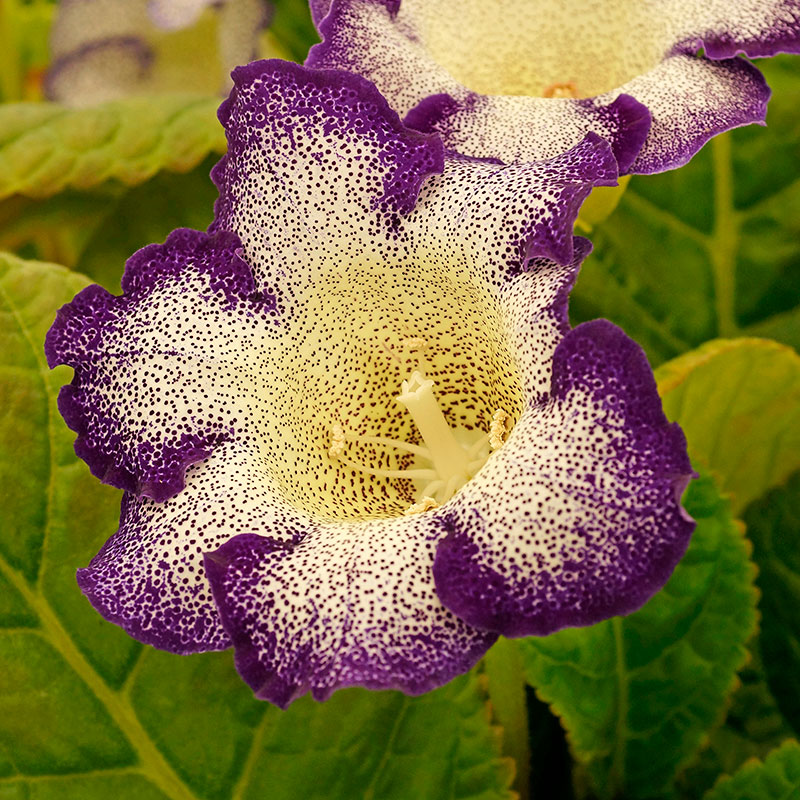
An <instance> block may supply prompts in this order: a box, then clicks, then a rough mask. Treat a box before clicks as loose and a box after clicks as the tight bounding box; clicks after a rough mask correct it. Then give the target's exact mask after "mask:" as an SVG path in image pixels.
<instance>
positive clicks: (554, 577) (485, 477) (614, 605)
mask: <svg viewBox="0 0 800 800" xmlns="http://www.w3.org/2000/svg"><path fill="white" fill-rule="evenodd" d="M523 314H524V312H523V313H521V314H520V316H519V317H517V319H518V321H522V319H524V316H523ZM517 335H523V336H524V333H521V332H520V331H518V332H517ZM691 476H692V469H691V465H690V463H689V459H688V456H687V454H686V442H685V439H684V436H683V432H682V431H681V430H680V428H679V427H678V426H677V425H676V424H674V423H673V424H670V423H668V422H667V420H666V418H665V417H664V414H663V412H662V410H661V401H660V399H659V397H658V393H657V391H656V385H655V381H654V379H653V374H652V371H651V369H650V366H649V365H648V363H647V360H646V358H645V356H644V353H643V352H642V350H641V348H640V347H639V346H638V345H637V344H636V343H635V342H633V341H632V340H631V339H629V338H628V337H627V336H626V335H625V334H624V333H623V332H622V331H621V330H620V329H619V328H617V327H615V326H614V325H612V324H611V323H610V322H607V321H606V320H598V321H595V322H588V323H584V324H583V325H580V326H578V327H577V328H575V329H574V330H572V331H570V332H569V333H567V334H566V335H565V336H564V338H563V339H561V341H560V342H559V343H558V345H557V347H556V348H555V352H554V353H553V355H552V375H551V386H550V391H549V392H548V393H547V394H544V395H542V394H541V393H540V392H533V393H531V394H530V396H529V401H528V403H527V404H526V407H525V410H524V412H523V414H522V416H521V418H520V420H519V422H518V423H517V425H516V427H515V428H514V431H513V432H512V434H511V437H510V439H509V441H508V443H507V444H506V445H505V447H503V448H502V450H500V451H499V452H498V453H497V454H496V455H495V456H494V457H493V459H491V460H490V462H489V463H488V464H487V465H486V466H485V467H484V469H483V471H482V472H481V473H480V474H479V475H478V476H477V477H476V478H475V479H474V480H473V481H471V482H470V483H469V484H467V485H466V486H465V487H464V489H463V490H462V491H461V492H460V493H459V494H458V495H457V496H456V497H455V498H454V499H453V501H452V502H451V503H450V504H449V507H448V509H447V513H446V514H443V515H442V517H441V522H442V525H443V527H444V529H445V531H446V534H447V535H446V537H445V538H444V539H443V540H442V541H441V543H440V545H439V549H438V551H437V554H436V561H435V563H434V576H435V579H436V588H437V591H438V594H439V597H440V598H441V600H442V602H443V603H444V604H445V605H446V606H447V607H448V608H449V609H451V610H452V611H454V612H455V613H456V614H457V615H458V616H459V617H461V618H462V619H465V620H466V621H467V622H470V623H472V624H473V625H475V626H477V627H479V628H485V629H488V630H493V631H497V632H498V633H501V634H503V635H505V636H531V635H536V636H544V635H547V634H549V633H553V632H554V631H557V630H559V629H561V628H564V627H568V626H580V625H591V624H593V623H595V622H599V621H600V620H603V619H607V618H608V617H610V616H614V615H618V614H629V613H631V612H632V611H635V610H636V609H638V608H639V607H640V606H642V605H643V604H644V603H645V602H646V601H647V600H648V599H649V598H650V597H652V595H653V594H654V593H655V592H656V591H658V589H660V588H661V587H662V586H663V585H664V583H665V582H666V580H667V578H668V577H669V576H670V574H671V573H672V570H673V569H674V567H675V565H676V564H677V563H678V561H679V560H680V558H681V556H682V555H683V553H684V552H685V550H686V547H687V546H688V544H689V538H690V536H691V533H692V530H693V529H694V522H693V520H691V519H690V518H689V517H688V516H687V515H686V513H685V512H684V511H683V509H682V508H681V506H680V497H681V494H682V493H683V490H684V489H685V487H686V485H687V484H688V482H689V480H690V479H691ZM488 487H491V489H489V488H488Z"/></svg>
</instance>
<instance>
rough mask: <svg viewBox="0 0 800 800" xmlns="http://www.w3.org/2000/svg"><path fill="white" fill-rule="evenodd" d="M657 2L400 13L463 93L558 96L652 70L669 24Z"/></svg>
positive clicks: (519, 0)
mask: <svg viewBox="0 0 800 800" xmlns="http://www.w3.org/2000/svg"><path fill="white" fill-rule="evenodd" d="M658 5H659V4H657V3H656V4H653V3H641V2H636V0H628V2H624V3H617V4H613V5H612V4H608V3H606V4H603V3H599V2H597V0H568V1H567V2H564V3H542V2H533V0H499V1H498V2H495V3H478V2H464V0H404V2H403V4H402V6H401V12H400V13H401V15H405V16H407V17H409V18H410V19H412V20H413V22H414V24H415V26H416V27H418V28H419V30H420V31H421V39H422V41H423V42H424V45H425V47H426V48H427V50H428V52H429V53H430V55H431V57H432V58H433V60H434V61H436V62H437V63H438V64H439V65H440V66H442V67H443V68H444V69H446V70H447V71H448V72H449V73H450V75H451V76H452V77H453V78H454V79H455V80H456V81H458V83H460V84H461V85H462V86H464V87H466V88H467V89H469V90H470V91H473V92H478V93H479V94H487V95H518V96H534V97H551V98H564V97H592V96H594V95H597V94H602V93H604V92H607V91H611V90H612V89H615V88H616V87H619V86H622V85H624V84H625V83H627V82H628V81H630V80H631V79H633V78H634V77H636V76H637V75H641V74H643V73H646V72H648V71H649V70H651V69H652V68H653V67H655V66H656V65H657V64H658V63H659V62H660V61H661V60H662V58H663V57H664V41H665V40H666V41H669V34H670V25H671V22H670V19H669V15H668V13H667V10H663V11H661V10H659V9H658V8H654V6H658ZM662 5H663V4H662Z"/></svg>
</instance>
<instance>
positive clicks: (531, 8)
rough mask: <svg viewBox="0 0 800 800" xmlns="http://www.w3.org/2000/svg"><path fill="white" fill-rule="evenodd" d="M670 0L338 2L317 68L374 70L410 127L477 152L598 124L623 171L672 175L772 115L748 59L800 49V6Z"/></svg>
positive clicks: (559, 140)
mask: <svg viewBox="0 0 800 800" xmlns="http://www.w3.org/2000/svg"><path fill="white" fill-rule="evenodd" d="M656 5H657V6H658V7H656V6H654V5H648V4H642V3H636V2H635V1H634V0H612V1H611V2H605V3H602V4H601V3H591V4H589V3H582V2H579V0H572V1H571V2H565V3H559V4H555V3H552V2H550V0H516V2H514V1H513V0H512V2H510V3H508V4H505V5H504V7H503V10H502V11H501V10H500V9H498V8H495V7H494V6H492V5H491V4H487V3H484V2H482V0H402V2H401V3H400V5H399V7H398V8H396V9H393V10H392V12H391V13H390V12H389V10H388V9H387V8H386V7H384V6H383V5H382V4H381V3H377V2H374V0H332V2H325V3H320V4H319V7H318V8H317V9H316V11H315V21H316V24H317V27H318V30H319V32H320V35H321V36H322V38H323V41H322V42H321V43H320V44H318V45H314V47H312V49H311V51H310V52H309V56H308V59H307V61H306V64H307V66H312V67H317V68H323V67H324V68H340V69H347V70H350V71H352V72H355V73H358V74H360V75H363V76H364V77H366V78H368V79H369V80H371V81H373V82H374V83H375V84H376V85H377V87H378V89H379V90H380V91H381V92H382V93H383V94H384V95H385V96H386V98H387V100H388V101H389V103H390V105H391V106H392V107H393V108H394V109H396V110H397V111H398V112H399V113H400V114H401V115H402V116H404V118H405V121H406V123H407V124H408V125H409V126H411V127H414V128H416V129H419V130H420V131H426V132H432V131H436V132H438V133H440V134H441V136H442V138H443V141H444V144H445V146H446V147H447V148H448V149H450V150H454V151H457V152H460V153H463V154H465V155H470V156H476V157H493V158H499V159H501V160H502V161H504V162H507V163H513V162H519V161H528V160H534V159H541V158H547V157H550V156H553V155H556V154H557V153H559V152H563V151H564V150H566V149H568V148H569V147H571V146H573V145H574V144H576V143H577V142H578V141H580V139H581V138H582V137H583V136H584V135H585V133H587V132H588V131H593V132H595V133H597V134H599V135H600V136H603V137H604V138H606V139H607V140H608V141H609V142H610V143H611V145H612V147H613V149H614V152H615V154H616V155H617V156H618V158H619V164H620V172H621V173H628V172H633V173H652V172H659V171H663V170H667V169H673V168H675V167H678V166H680V165H682V164H684V163H686V162H687V161H688V160H689V159H690V158H691V157H692V156H693V155H694V154H695V153H696V152H697V151H698V150H699V149H700V148H701V147H702V146H703V144H704V143H705V142H706V141H708V139H709V138H711V137H712V136H715V135H716V134H718V133H720V132H723V131H725V130H729V129H730V128H734V127H738V126H741V125H747V124H750V123H754V122H755V123H763V121H764V117H765V112H766V103H767V100H768V98H769V91H768V89H767V88H766V86H765V84H764V81H763V79H762V78H761V76H760V74H759V73H758V71H757V70H756V69H755V68H754V67H753V66H752V65H750V64H749V63H748V62H746V61H745V60H744V59H741V58H734V57H735V56H737V54H746V55H747V56H749V57H763V56H771V55H774V54H776V53H779V52H790V53H797V52H798V51H800V3H798V0H742V2H736V3H733V2H730V0H665V2H663V3H659V4H656ZM701 49H702V50H704V53H703V55H698V54H697V53H698V51H699V50H701ZM564 91H566V96H565V95H564ZM569 95H572V96H569ZM625 96H627V97H626V99H625V101H624V102H622V103H620V100H621V98H622V97H625ZM640 149H641V152H639V151H640Z"/></svg>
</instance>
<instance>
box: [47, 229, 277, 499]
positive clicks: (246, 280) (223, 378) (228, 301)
mask: <svg viewBox="0 0 800 800" xmlns="http://www.w3.org/2000/svg"><path fill="white" fill-rule="evenodd" d="M238 249H239V240H238V239H237V237H236V236H234V235H233V234H230V233H221V234H219V235H217V236H212V237H209V236H207V235H205V234H201V233H198V232H196V231H189V230H178V231H175V232H174V233H172V234H171V235H170V237H169V239H167V241H166V243H165V244H163V245H150V246H149V247H145V248H144V249H142V250H140V251H139V252H138V253H136V254H135V255H134V256H132V257H131V259H130V260H129V261H128V263H127V265H126V269H125V275H124V277H123V281H122V288H123V291H124V295H123V296H122V297H115V296H114V295H111V294H109V293H108V292H107V291H105V289H102V288H101V287H99V286H90V287H88V288H86V289H84V290H83V291H82V292H81V293H80V294H78V295H77V296H76V297H75V299H74V300H73V301H72V302H71V303H69V304H67V305H66V306H64V307H63V308H61V309H60V310H59V312H58V316H57V317H56V321H55V323H54V324H53V327H52V328H51V329H50V331H49V333H48V335H47V340H46V345H45V350H46V354H47V358H48V362H49V364H50V365H51V366H55V365H56V364H67V365H69V366H71V367H73V368H74V369H75V377H74V379H73V381H72V384H71V385H69V386H65V387H63V388H62V390H61V394H60V395H59V409H60V410H61V413H62V415H63V416H64V419H65V420H66V421H67V424H68V425H69V426H70V427H71V428H72V429H73V430H74V431H76V433H77V434H78V438H77V439H76V442H75V451H76V453H77V454H78V455H79V456H80V457H81V458H83V459H84V460H85V461H86V462H87V464H88V465H89V468H90V469H91V470H92V473H93V474H94V475H96V476H97V477H98V478H100V479H101V480H102V481H104V482H106V483H110V484H111V485H112V486H116V487H118V488H120V489H125V490H127V491H130V492H134V493H135V494H141V495H145V496H147V497H151V498H153V499H155V500H164V499H166V498H168V497H171V496H173V495H175V494H177V493H178V492H179V491H180V490H181V489H182V488H183V475H184V472H185V470H186V467H187V466H189V465H190V464H192V463H195V462H197V461H200V460H202V459H204V458H205V457H206V456H208V455H209V453H210V452H211V450H212V448H213V446H214V445H215V444H217V443H219V442H221V441H224V440H226V439H230V438H232V437H234V436H235V435H236V434H237V433H238V431H237V417H236V414H235V413H232V414H231V415H230V416H228V417H227V418H222V417H220V416H219V415H218V413H217V411H216V408H215V407H216V406H219V405H220V404H222V403H223V402H226V403H227V405H228V406H229V407H230V406H234V407H235V403H234V400H233V399H232V398H236V397H237V396H238V395H240V394H241V392H242V387H241V384H240V381H241V380H242V375H241V373H234V372H230V371H228V370H229V369H230V366H231V365H224V364H223V365H222V366H221V363H220V357H221V356H222V355H223V354H224V353H229V354H230V355H231V361H232V362H233V363H235V360H236V357H235V354H236V353H237V349H239V348H241V345H242V340H241V336H242V335H243V333H242V331H243V330H246V328H247V321H251V320H259V321H262V320H263V319H264V317H265V316H266V315H267V314H268V312H269V311H270V310H271V309H272V307H273V306H272V304H271V303H269V302H265V301H264V300H262V299H255V300H252V301H251V300H250V295H252V294H253V282H252V276H251V273H250V270H249V268H248V267H247V265H246V264H244V262H242V260H241V259H240V258H239V256H238V255H237V251H238ZM163 308H168V309H170V310H169V312H168V313H169V314H170V317H169V318H168V319H166V320H165V319H164V318H163V314H164V311H163V310H162V309H163ZM223 330H227V332H228V336H227V341H226V342H225V344H227V345H228V349H227V350H225V349H223V342H222V341H221V339H220V331H223ZM237 337H239V338H238V339H237Z"/></svg>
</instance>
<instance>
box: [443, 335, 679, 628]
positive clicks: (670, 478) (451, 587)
mask: <svg viewBox="0 0 800 800" xmlns="http://www.w3.org/2000/svg"><path fill="white" fill-rule="evenodd" d="M584 338H586V339H587V340H589V341H591V342H592V343H593V344H597V343H600V344H601V346H602V347H603V348H605V349H606V351H607V352H609V353H613V354H614V356H615V357H616V358H618V359H619V360H620V361H621V362H623V363H624V364H625V367H626V372H625V374H626V376H627V378H628V379H629V380H628V383H627V384H626V389H627V391H628V392H629V393H630V397H629V399H630V400H631V401H632V406H631V412H632V417H631V415H630V414H629V415H627V416H626V427H639V428H641V427H650V428H656V429H660V430H661V431H662V432H663V434H664V437H665V440H666V441H667V446H668V449H669V455H670V457H671V463H672V465H673V469H672V470H671V471H670V474H668V475H663V476H661V478H662V480H664V481H665V482H666V483H667V485H668V486H671V494H672V496H673V497H674V502H675V510H674V513H673V515H672V524H673V526H674V530H675V535H674V536H673V538H672V539H671V541H670V544H669V546H668V547H665V548H664V549H663V551H662V553H661V554H660V556H659V557H657V558H654V559H653V560H652V561H651V562H650V564H649V571H648V573H647V574H646V575H641V576H637V580H636V581H634V582H632V584H631V585H630V587H629V588H628V591H626V592H624V593H617V594H615V595H614V596H613V597H609V598H606V599H602V600H598V599H597V598H594V603H593V604H592V605H591V606H590V607H585V608H579V609H575V608H569V609H565V610H558V611H552V610H548V613H546V614H539V615H532V616H530V617H525V616H523V615H521V614H520V613H519V607H518V604H517V603H516V602H515V599H514V592H513V591H511V589H510V587H509V586H508V582H507V581H506V579H505V577H504V576H502V575H500V574H499V573H497V572H496V571H495V570H493V569H492V568H490V567H487V566H484V565H481V564H479V563H477V561H476V559H477V558H478V557H479V549H480V548H479V546H478V545H477V544H476V543H475V541H474V540H473V539H472V537H471V536H470V533H469V531H467V530H465V529H463V528H462V527H460V525H459V523H458V521H457V520H456V519H455V518H454V517H452V516H451V515H447V514H444V515H442V516H441V517H440V522H441V525H442V526H443V529H444V530H445V531H446V535H445V537H444V538H443V539H442V540H441V541H440V543H439V545H438V548H437V552H436V558H435V560H434V566H433V574H434V580H435V583H436V589H437V593H438V595H439V599H440V600H441V601H442V603H443V604H444V605H445V606H446V607H447V608H449V609H450V610H451V611H452V612H453V613H454V614H456V615H457V616H458V617H460V618H461V619H463V620H464V621H465V622H467V623H468V624H470V625H474V626H475V627H476V628H480V629H483V630H490V631H494V632H497V633H500V634H502V635H503V636H507V637H510V638H516V637H520V636H547V635H549V634H551V633H555V632H556V631H558V630H561V629H562V628H567V627H580V626H586V625H593V624H596V623H598V622H601V621H603V620H605V619H608V618H609V617H612V616H618V615H624V614H630V613H632V612H634V611H636V610H638V609H639V608H641V607H642V606H643V605H644V604H645V603H646V602H647V601H648V600H649V599H650V598H651V597H652V596H653V595H654V594H655V593H656V592H657V591H659V590H660V589H661V588H662V587H663V586H664V584H665V583H666V582H667V580H668V579H669V577H670V575H671V574H672V572H673V570H674V569H675V566H676V565H677V564H678V562H679V561H680V559H681V558H682V557H683V554H684V553H685V552H686V548H687V547H688V546H689V540H690V538H691V534H692V532H693V531H694V528H695V522H694V520H693V519H691V517H689V516H688V514H687V513H686V511H685V510H684V509H683V507H682V506H681V504H680V500H681V496H682V494H683V491H684V490H685V488H686V486H687V485H688V483H689V481H690V480H691V479H692V477H694V472H693V470H692V467H691V463H690V461H689V456H688V454H687V449H686V438H685V436H684V434H683V431H682V430H681V428H680V426H678V425H677V423H670V422H668V421H667V419H666V417H665V416H664V412H663V410H662V406H661V400H660V398H659V396H658V391H657V389H656V384H655V378H654V377H653V372H652V369H651V368H650V365H649V363H648V361H647V358H646V356H645V355H644V351H643V350H642V349H641V348H640V347H639V345H637V344H636V343H635V342H634V341H633V340H632V339H630V338H629V337H628V336H627V335H626V334H625V333H624V332H623V331H622V330H621V329H620V328H618V327H617V326H616V325H613V324H612V323H611V322H609V321H608V320H604V319H600V320H594V321H592V322H585V323H583V324H581V325H579V326H577V327H576V328H574V329H573V330H572V331H570V332H569V333H568V334H567V335H566V336H565V337H564V338H563V339H562V340H561V342H559V344H558V346H557V348H556V352H555V355H554V358H553V378H552V385H551V393H552V396H553V397H555V398H563V397H564V396H565V395H566V393H567V392H568V391H569V389H570V388H571V387H572V386H573V385H574V381H573V379H572V377H571V376H570V375H569V368H568V366H567V365H568V363H569V357H570V356H571V355H572V354H573V353H574V352H577V351H579V350H580V349H581V347H582V344H581V340H582V339H584ZM634 387H636V388H634ZM462 586H470V587H475V586H480V587H481V592H480V593H477V592H471V593H470V592H466V593H465V592H463V591H461V590H460V587H462Z"/></svg>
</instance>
